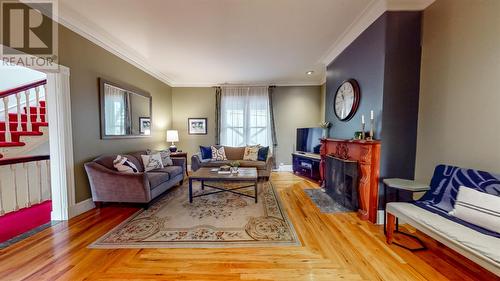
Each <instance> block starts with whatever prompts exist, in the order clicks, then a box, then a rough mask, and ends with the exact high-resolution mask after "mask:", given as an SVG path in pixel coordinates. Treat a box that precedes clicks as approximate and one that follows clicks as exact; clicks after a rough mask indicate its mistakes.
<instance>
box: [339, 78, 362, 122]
mask: <svg viewBox="0 0 500 281" xmlns="http://www.w3.org/2000/svg"><path fill="white" fill-rule="evenodd" d="M358 105H359V86H358V83H357V82H356V80H354V79H349V80H347V81H345V82H343V83H342V84H341V85H340V87H339V88H338V89H337V93H336V94H335V100H334V105H333V107H334V109H335V115H337V118H339V120H341V121H347V120H349V119H351V118H352V117H353V116H354V114H355V113H356V110H357V109H358Z"/></svg>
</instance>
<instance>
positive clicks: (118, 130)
mask: <svg viewBox="0 0 500 281" xmlns="http://www.w3.org/2000/svg"><path fill="white" fill-rule="evenodd" d="M104 93H105V94H104V108H105V109H106V110H105V118H106V120H105V123H106V126H105V128H106V135H110V136H120V135H125V130H126V122H125V120H126V119H125V118H126V116H125V110H126V95H127V92H126V91H124V90H122V89H120V88H116V87H113V86H111V85H108V84H104Z"/></svg>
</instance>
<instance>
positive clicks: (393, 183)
mask: <svg viewBox="0 0 500 281" xmlns="http://www.w3.org/2000/svg"><path fill="white" fill-rule="evenodd" d="M382 182H383V183H384V204H387V203H388V202H387V189H388V188H393V189H395V190H396V201H398V202H399V201H400V200H401V199H400V197H399V191H400V190H404V191H407V192H411V193H412V194H413V193H415V192H423V191H427V190H429V189H430V187H429V185H427V184H423V183H419V182H416V181H414V180H407V179H399V178H393V179H384V180H383V181H382ZM386 209H387V208H386V207H385V206H384V234H386V233H387V229H386V220H387V210H386ZM395 232H397V233H401V234H403V235H406V236H408V237H411V238H413V239H415V240H417V241H418V242H419V243H420V245H421V247H419V248H409V247H406V246H405V245H402V244H399V243H396V242H394V243H393V244H395V245H397V246H400V247H402V248H405V249H407V250H410V251H412V252H415V251H420V250H425V249H427V248H426V247H425V245H424V242H422V240H420V238H418V237H417V236H414V235H411V234H409V233H406V232H402V231H399V220H398V219H397V218H396V231H395Z"/></svg>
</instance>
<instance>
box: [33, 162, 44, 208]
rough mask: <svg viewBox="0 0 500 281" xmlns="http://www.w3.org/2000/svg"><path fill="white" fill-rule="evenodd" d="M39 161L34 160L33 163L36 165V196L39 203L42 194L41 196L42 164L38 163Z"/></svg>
mask: <svg viewBox="0 0 500 281" xmlns="http://www.w3.org/2000/svg"><path fill="white" fill-rule="evenodd" d="M40 163H41V162H40V161H38V162H36V163H35V165H36V176H37V179H38V193H39V195H40V196H39V197H38V203H41V202H42V196H43V190H42V189H43V183H42V165H40Z"/></svg>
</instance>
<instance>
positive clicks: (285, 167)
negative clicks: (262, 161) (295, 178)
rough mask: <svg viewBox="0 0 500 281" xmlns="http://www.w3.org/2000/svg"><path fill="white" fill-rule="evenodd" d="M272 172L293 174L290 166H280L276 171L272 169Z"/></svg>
mask: <svg viewBox="0 0 500 281" xmlns="http://www.w3.org/2000/svg"><path fill="white" fill-rule="evenodd" d="M273 172H293V166H292V165H281V166H279V167H278V168H277V169H273Z"/></svg>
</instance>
